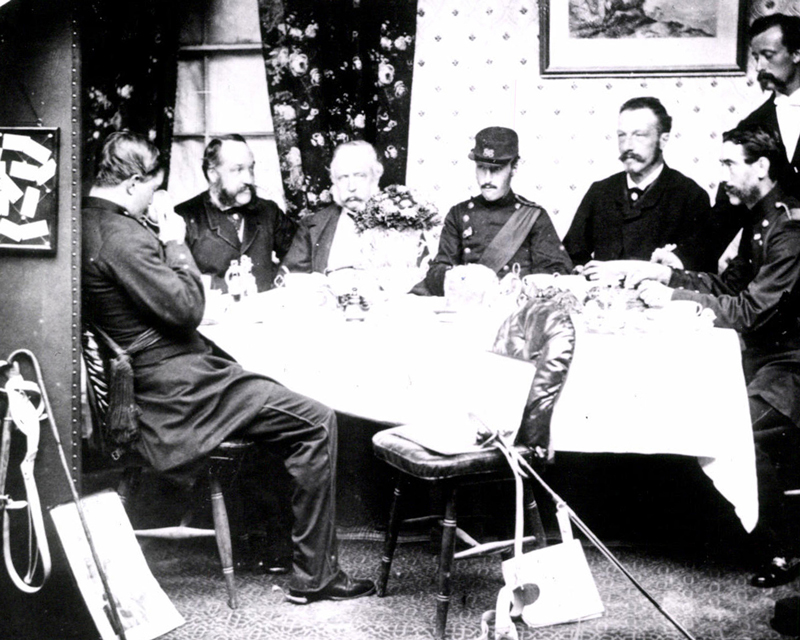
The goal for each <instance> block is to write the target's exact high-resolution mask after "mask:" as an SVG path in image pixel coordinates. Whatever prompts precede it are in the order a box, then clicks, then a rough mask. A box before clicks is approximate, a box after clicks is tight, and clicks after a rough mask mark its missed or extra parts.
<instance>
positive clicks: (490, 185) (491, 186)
mask: <svg viewBox="0 0 800 640" xmlns="http://www.w3.org/2000/svg"><path fill="white" fill-rule="evenodd" d="M481 189H497V187H495V186H494V185H493V184H492V183H490V182H487V183H485V184H482V185H481Z"/></svg>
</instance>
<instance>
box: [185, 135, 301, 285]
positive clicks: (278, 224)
mask: <svg viewBox="0 0 800 640" xmlns="http://www.w3.org/2000/svg"><path fill="white" fill-rule="evenodd" d="M254 167H255V160H254V158H253V152H252V151H251V150H250V147H249V146H248V144H247V142H246V141H245V139H244V138H243V137H242V136H240V135H238V134H230V135H227V136H220V137H218V138H214V139H213V140H211V142H209V143H208V145H207V146H206V149H205V152H204V153H203V174H204V175H205V177H206V180H208V190H207V191H204V192H203V193H200V194H198V195H197V196H195V197H194V198H192V199H190V200H187V201H186V202H183V203H181V204H180V205H178V206H177V207H175V212H176V213H178V214H179V215H181V216H182V217H183V218H184V220H185V221H186V245H187V246H188V247H189V250H190V251H191V252H192V256H193V257H194V259H195V262H196V263H197V266H198V267H199V268H200V272H201V273H204V274H210V275H211V276H212V282H211V287H212V288H213V289H221V290H222V291H225V290H226V284H225V273H226V272H227V270H228V267H230V264H231V261H233V260H241V258H242V256H248V257H249V258H250V260H251V261H252V264H253V267H252V270H253V276H255V279H256V286H257V287H258V290H259V291H266V290H267V289H269V288H270V287H271V286H272V282H273V280H274V279H275V275H276V274H277V269H278V267H277V263H278V262H280V260H281V259H283V256H284V255H286V252H287V251H288V250H289V246H290V245H291V242H292V238H293V237H294V233H295V230H296V228H297V225H296V223H295V222H294V221H293V220H292V219H291V218H289V217H288V216H287V215H285V214H284V213H283V211H281V210H280V208H279V207H278V205H277V204H275V203H274V202H273V201H272V200H264V199H263V198H259V197H258V196H257V194H256V188H255V184H254V176H253V169H254Z"/></svg>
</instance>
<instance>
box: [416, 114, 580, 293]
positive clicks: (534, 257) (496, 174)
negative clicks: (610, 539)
mask: <svg viewBox="0 0 800 640" xmlns="http://www.w3.org/2000/svg"><path fill="white" fill-rule="evenodd" d="M469 159H470V160H473V161H474V162H475V177H476V179H477V181H478V186H479V187H480V190H481V194H480V195H479V196H474V197H472V198H470V199H469V200H467V201H465V202H462V203H460V204H457V205H456V206H454V207H453V208H452V209H450V211H449V212H448V213H447V216H446V217H445V220H444V226H443V227H442V234H441V237H440V239H439V251H438V253H437V254H436V257H435V258H434V259H433V260H432V261H431V263H430V266H429V267H428V273H427V275H426V276H425V286H426V287H427V290H428V292H430V293H431V294H433V295H436V296H441V295H444V279H445V274H446V273H447V272H448V271H449V270H450V269H452V268H453V267H455V266H457V265H462V264H481V265H484V266H486V267H489V268H490V269H492V271H494V272H495V273H496V274H497V275H498V277H500V278H502V277H503V276H505V275H506V274H508V273H509V272H511V270H512V269H513V268H514V266H515V265H518V266H519V275H520V276H526V275H529V274H531V273H561V274H567V273H569V272H570V271H572V262H571V261H570V259H569V256H568V255H567V252H566V251H565V250H564V246H563V245H562V244H561V240H560V239H559V237H558V234H557V233H556V230H555V228H554V227H553V223H552V221H551V220H550V216H548V215H547V212H546V211H545V210H544V209H543V208H542V207H540V206H538V205H537V204H535V203H534V202H531V201H530V200H526V199H525V198H523V197H522V196H519V195H517V194H516V193H514V192H513V191H512V189H511V180H512V178H513V177H514V174H516V172H517V163H518V162H519V138H518V136H517V132H516V131H514V130H513V129H508V128H506V127H488V128H486V129H482V130H481V131H479V132H478V134H477V135H476V136H475V148H474V149H473V150H472V151H470V153H469ZM415 289H416V288H415Z"/></svg>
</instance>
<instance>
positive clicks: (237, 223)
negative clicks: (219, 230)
mask: <svg viewBox="0 0 800 640" xmlns="http://www.w3.org/2000/svg"><path fill="white" fill-rule="evenodd" d="M231 220H233V226H234V228H235V229H236V235H237V237H239V238H241V237H242V222H243V220H242V214H241V213H234V214H232V215H231Z"/></svg>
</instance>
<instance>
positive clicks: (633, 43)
mask: <svg viewBox="0 0 800 640" xmlns="http://www.w3.org/2000/svg"><path fill="white" fill-rule="evenodd" d="M539 2H540V5H539V6H540V11H541V16H540V28H541V34H540V38H539V42H540V47H541V51H540V64H541V73H542V75H543V76H617V75H702V74H709V75H710V74H713V75H726V74H743V73H744V72H745V70H746V68H747V59H746V56H747V51H746V46H745V42H744V40H745V37H744V34H745V28H746V20H745V13H746V11H745V4H746V0H704V1H703V2H697V0H539Z"/></svg>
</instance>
